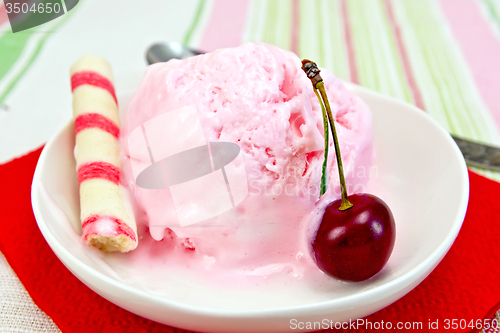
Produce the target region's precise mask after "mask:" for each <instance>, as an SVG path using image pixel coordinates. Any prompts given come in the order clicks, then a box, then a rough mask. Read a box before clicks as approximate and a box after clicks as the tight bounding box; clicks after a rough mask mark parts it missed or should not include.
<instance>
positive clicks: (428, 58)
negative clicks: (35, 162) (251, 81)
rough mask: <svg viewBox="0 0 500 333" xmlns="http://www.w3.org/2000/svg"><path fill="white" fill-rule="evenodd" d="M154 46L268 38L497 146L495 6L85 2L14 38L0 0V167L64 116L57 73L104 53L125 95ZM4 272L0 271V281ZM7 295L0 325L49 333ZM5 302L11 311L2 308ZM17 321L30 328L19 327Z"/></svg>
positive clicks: (487, 0) (423, 1) (64, 95)
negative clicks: (15, 312)
mask: <svg viewBox="0 0 500 333" xmlns="http://www.w3.org/2000/svg"><path fill="white" fill-rule="evenodd" d="M162 40H164V41H166V40H171V41H179V42H182V43H184V44H187V45H189V46H191V47H193V48H199V49H201V50H203V51H212V50H215V49H217V48H221V47H231V46H237V45H239V44H241V43H244V42H247V41H262V42H266V43H272V44H275V45H277V46H280V47H282V48H285V49H289V50H292V51H293V52H295V53H297V54H298V55H299V57H301V58H309V59H313V60H315V61H316V62H317V63H318V64H319V65H320V66H322V67H326V68H328V69H330V70H331V71H333V72H334V73H335V74H336V75H337V76H338V77H339V78H341V79H343V80H347V81H352V82H355V83H358V84H360V85H362V86H365V87H368V88H370V89H373V90H376V91H379V92H381V93H384V94H387V95H390V96H393V97H395V98H398V99H401V100H403V101H407V102H410V103H413V104H415V105H417V106H418V107H420V108H422V109H424V110H425V111H426V112H428V113H429V114H431V115H432V117H434V119H436V120H437V121H438V122H439V123H440V124H441V125H442V126H443V127H444V128H445V129H446V130H448V131H449V132H450V133H453V134H455V135H458V136H461V137H464V138H467V139H470V140H474V141H479V142H484V143H489V144H492V145H500V135H499V133H500V1H499V0H436V1H432V0H253V1H252V0H238V1H235V0H184V1H174V0H171V1H160V0H157V1H156V0H155V1H143V2H139V1H132V0H122V1H119V2H117V1H97V0H85V1H81V2H80V3H79V4H78V5H77V6H76V8H75V9H73V10H71V11H70V12H68V13H67V14H65V15H63V16H61V17H60V18H58V19H55V20H53V21H51V22H49V23H46V24H44V25H42V26H39V27H36V28H33V29H30V30H28V31H24V32H18V33H15V34H14V33H12V32H11V29H10V25H9V22H8V18H7V15H6V9H5V6H4V4H3V3H2V2H0V164H4V163H8V162H9V161H11V160H12V159H13V158H15V157H19V156H23V155H25V154H26V153H28V152H30V151H32V150H35V149H36V148H39V147H40V146H42V145H43V144H44V143H45V142H46V141H47V140H48V139H49V138H50V137H51V136H52V135H53V134H54V133H55V131H56V130H57V129H59V128H60V127H61V126H62V125H63V124H65V123H66V122H67V121H69V119H70V117H71V112H70V107H69V106H70V105H71V100H70V98H71V96H70V93H69V84H68V68H69V66H70V64H71V63H72V62H74V60H75V59H77V58H78V57H79V56H80V55H82V54H84V53H97V54H99V55H102V56H104V57H106V58H107V59H108V60H109V62H110V63H111V64H112V65H113V68H114V71H115V73H116V77H117V90H118V91H120V89H125V88H128V87H125V86H121V83H120V82H121V81H122V80H121V79H120V78H125V79H124V80H123V81H126V78H127V77H128V76H129V75H132V74H131V73H137V72H142V71H143V70H144V68H145V66H146V64H145V61H144V51H145V49H146V48H147V47H148V46H149V45H150V44H152V43H154V42H157V41H162ZM422 135H425V133H422ZM478 172H479V173H481V174H483V175H486V176H487V177H489V178H491V179H495V180H500V175H499V174H498V173H492V172H489V171H484V170H478ZM0 263H1V262H0ZM13 276H14V275H13V273H12V271H11V270H10V268H9V267H8V265H3V264H2V265H0V277H8V278H12V277H13ZM9 281H10V280H9ZM13 281H15V280H13ZM14 285H17V287H12V286H14ZM9 288H11V289H9ZM12 288H14V289H12ZM16 288H17V289H16ZM9 290H10V291H9ZM12 290H15V291H12ZM11 291H12V292H13V294H12V295H14V296H12V298H9V301H3V300H2V301H0V305H2V307H0V330H2V329H4V330H5V331H8V329H5V327H9V326H8V325H11V324H12V322H13V321H12V320H13V319H12V318H13V317H16V318H18V319H15V320H18V323H19V325H20V327H30V330H31V331H44V332H48V331H52V330H57V327H56V326H54V325H53V323H51V321H50V319H48V318H45V317H43V313H41V314H40V311H35V310H36V309H35V310H33V307H32V306H33V304H32V303H29V297H28V298H27V297H25V296H22V295H24V294H22V293H23V290H22V286H21V285H20V284H16V283H12V284H11V285H9V286H7V285H6V284H5V283H0V294H2V295H7V294H8V292H11ZM16 293H18V294H16ZM15 295H18V296H15ZM20 295H21V296H20ZM3 299H5V298H3ZM27 299H28V300H27ZM16 302H17V303H16ZM5 304H6V305H5ZM16 304H17V305H16ZM15 306H18V309H19V311H20V312H19V313H18V315H13V314H12V312H9V311H10V310H5V309H6V308H8V309H12V307H15ZM26 309H29V311H31V312H29V314H28V315H26V311H25V310H26ZM23 311H24V312H23ZM30 316H31V317H30ZM40 316H41V317H40ZM35 317H36V318H35ZM39 317H40V318H41V319H40V318H39ZM23 318H24V319H23ZM26 318H28V322H29V318H32V321H31V322H32V324H31V326H30V324H29V323H28V324H27V325H28V326H22V325H25V324H26V323H25V322H24V321H23V320H25V319H26ZM21 321H23V322H21ZM40 323H43V324H40ZM6 325H7V326H6ZM21 331H22V330H21ZM24 331H27V329H24Z"/></svg>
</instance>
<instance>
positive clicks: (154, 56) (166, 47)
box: [146, 42, 202, 65]
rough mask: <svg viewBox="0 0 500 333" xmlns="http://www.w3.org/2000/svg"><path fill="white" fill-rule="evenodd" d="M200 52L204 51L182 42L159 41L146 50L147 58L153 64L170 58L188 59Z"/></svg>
mask: <svg viewBox="0 0 500 333" xmlns="http://www.w3.org/2000/svg"><path fill="white" fill-rule="evenodd" d="M199 54H202V52H199V51H196V50H192V49H190V48H188V47H186V46H185V45H182V44H181V43H177V42H167V43H158V44H153V45H151V46H150V47H149V49H148V51H147V52H146V60H147V62H148V64H150V65H151V64H154V63H157V62H165V61H169V60H170V59H186V58H189V57H192V56H195V55H199Z"/></svg>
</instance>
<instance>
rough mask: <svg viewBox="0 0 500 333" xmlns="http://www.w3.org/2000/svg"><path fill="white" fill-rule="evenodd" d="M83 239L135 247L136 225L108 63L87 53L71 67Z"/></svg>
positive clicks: (120, 247) (122, 247) (111, 248)
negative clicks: (124, 179) (126, 186)
mask: <svg viewBox="0 0 500 333" xmlns="http://www.w3.org/2000/svg"><path fill="white" fill-rule="evenodd" d="M70 72H71V89H72V91H73V116H74V118H75V135H76V152H75V157H76V168H77V171H78V182H79V184H80V208H81V212H80V218H81V221H82V238H83V241H84V242H85V243H86V244H87V245H91V246H95V247H97V248H99V249H101V250H104V251H121V252H128V251H130V250H133V249H135V248H136V247H137V227H136V223H135V219H134V215H133V213H132V211H131V209H130V204H129V202H128V197H127V196H126V193H125V190H124V189H123V187H122V186H121V185H120V175H121V172H122V171H121V164H120V158H119V145H118V136H119V133H120V121H119V118H118V105H117V100H116V95H115V89H114V85H113V76H112V73H111V68H110V66H109V64H108V63H107V61H106V60H104V59H103V58H101V57H98V56H95V55H85V56H83V57H81V58H80V59H79V60H78V61H77V62H76V63H74V64H73V66H71V70H70Z"/></svg>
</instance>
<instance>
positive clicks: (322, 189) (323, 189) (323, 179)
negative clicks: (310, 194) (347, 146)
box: [314, 87, 330, 195]
mask: <svg viewBox="0 0 500 333" xmlns="http://www.w3.org/2000/svg"><path fill="white" fill-rule="evenodd" d="M314 93H315V94H316V97H318V100H319V104H320V105H321V113H322V115H323V129H324V132H325V157H324V160H323V166H322V168H321V186H320V192H319V195H323V194H325V192H326V188H327V184H326V177H327V173H326V172H327V167H328V146H329V143H330V140H329V139H330V138H329V135H328V132H329V131H328V116H327V115H326V110H325V105H324V104H323V101H322V100H321V97H320V96H319V93H318V89H316V87H315V88H314Z"/></svg>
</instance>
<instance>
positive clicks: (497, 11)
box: [480, 0, 500, 35]
mask: <svg viewBox="0 0 500 333" xmlns="http://www.w3.org/2000/svg"><path fill="white" fill-rule="evenodd" d="M480 1H481V2H482V4H483V5H484V7H485V8H486V10H487V12H488V16H489V17H490V18H491V21H492V22H493V24H494V25H495V28H496V30H497V33H498V34H499V35H500V2H499V1H492V0H480Z"/></svg>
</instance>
